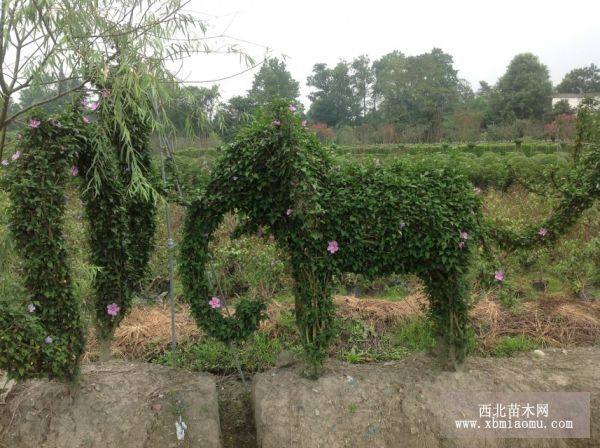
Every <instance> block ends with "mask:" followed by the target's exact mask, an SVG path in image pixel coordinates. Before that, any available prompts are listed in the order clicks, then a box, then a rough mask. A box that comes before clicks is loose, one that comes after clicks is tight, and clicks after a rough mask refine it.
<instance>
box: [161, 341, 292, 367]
mask: <svg viewBox="0 0 600 448" xmlns="http://www.w3.org/2000/svg"><path fill="white" fill-rule="evenodd" d="M282 349H283V345H282V343H281V341H279V340H278V339H276V338H269V337H268V335H267V334H265V333H256V334H255V335H254V336H253V337H252V338H250V339H249V340H248V341H244V342H243V343H242V344H240V345H239V346H238V347H232V346H227V345H225V344H223V343H222V342H219V341H216V340H214V339H210V338H206V339H203V340H202V341H200V342H196V343H192V344H187V345H180V346H179V347H178V351H177V355H176V362H175V364H176V366H177V367H179V368H182V369H186V370H193V371H205V372H211V373H216V374H229V373H234V372H236V371H237V367H236V360H235V356H236V355H237V357H238V359H239V362H240V365H241V367H242V370H244V371H246V372H258V371H262V370H265V369H268V368H269V367H272V366H273V365H274V364H275V361H276V360H277V356H278V355H279V353H280V352H281V350H282ZM150 361H153V362H157V363H159V364H164V365H173V357H172V355H171V353H170V352H168V353H164V354H162V355H160V356H159V357H157V358H156V359H151V360H150Z"/></svg>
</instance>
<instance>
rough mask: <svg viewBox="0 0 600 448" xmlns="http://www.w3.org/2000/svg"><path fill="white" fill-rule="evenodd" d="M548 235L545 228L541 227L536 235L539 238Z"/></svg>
mask: <svg viewBox="0 0 600 448" xmlns="http://www.w3.org/2000/svg"><path fill="white" fill-rule="evenodd" d="M547 234H548V229H546V228H545V227H542V228H541V229H540V230H539V231H538V235H539V236H541V237H544V236H546V235H547Z"/></svg>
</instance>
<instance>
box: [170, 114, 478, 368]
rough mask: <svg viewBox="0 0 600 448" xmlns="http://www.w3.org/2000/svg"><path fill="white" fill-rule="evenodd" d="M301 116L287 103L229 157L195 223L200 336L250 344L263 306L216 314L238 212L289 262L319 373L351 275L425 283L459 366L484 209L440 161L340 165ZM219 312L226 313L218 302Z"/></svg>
mask: <svg viewBox="0 0 600 448" xmlns="http://www.w3.org/2000/svg"><path fill="white" fill-rule="evenodd" d="M333 160H334V159H333V157H332V154H331V153H330V152H329V151H328V150H327V149H326V148H324V147H323V146H322V145H321V144H320V143H319V141H318V140H317V139H316V137H315V136H314V135H313V134H311V133H310V132H308V131H307V130H306V129H304V127H303V126H302V125H301V123H300V118H299V117H297V116H296V115H295V114H294V108H293V106H292V107H290V106H289V104H288V103H286V102H275V103H273V104H272V105H271V106H270V107H269V108H267V109H265V110H264V111H263V112H262V113H261V114H260V115H259V116H258V117H257V118H256V120H255V121H254V122H253V123H252V124H251V125H249V126H248V127H246V128H244V129H243V130H242V131H240V133H239V134H238V136H237V138H236V139H235V140H234V142H233V143H231V144H230V145H229V146H228V147H227V148H226V151H225V154H224V156H223V158H222V159H221V161H220V162H219V163H218V164H217V166H216V167H215V169H214V171H213V176H212V178H211V180H210V182H209V184H208V186H207V188H206V190H205V191H204V192H203V194H202V195H201V196H200V197H199V198H197V199H196V200H194V201H193V202H192V203H191V205H190V207H189V209H188V214H187V217H186V222H185V230H184V241H183V243H182V248H181V267H180V271H181V274H182V279H183V283H184V287H185V297H186V299H187V300H188V301H189V302H190V304H191V306H192V312H193V314H194V316H195V318H196V320H197V321H198V324H199V325H200V326H202V328H204V329H205V330H206V331H207V332H208V333H209V335H211V336H215V337H217V338H219V339H221V340H224V341H227V340H232V339H236V338H238V337H240V338H241V337H245V336H247V335H248V334H249V333H250V332H251V331H253V330H255V329H256V327H257V325H258V323H259V322H260V320H261V319H262V318H263V314H262V309H263V304H262V303H260V302H257V301H252V300H250V299H242V300H241V301H240V302H239V304H238V305H237V307H236V312H235V315H234V316H232V317H225V316H223V314H222V313H221V309H220V308H217V307H214V308H213V307H211V304H210V302H211V300H210V296H211V295H213V294H212V292H211V291H210V289H209V288H210V286H209V285H210V283H209V281H208V278H207V276H206V273H205V270H206V264H207V262H208V261H209V259H210V254H209V253H208V244H209V240H210V238H211V235H212V233H213V232H214V230H215V228H216V227H217V226H218V224H219V222H220V221H221V219H222V217H223V215H224V214H225V213H227V212H230V211H236V212H238V213H240V214H241V215H243V216H244V217H245V218H246V221H245V222H246V226H245V230H256V228H258V227H261V228H263V229H265V230H266V231H267V232H268V233H270V234H272V235H273V236H274V237H275V239H276V241H277V243H278V244H279V245H280V246H281V248H282V249H284V250H286V251H287V252H288V253H289V256H290V261H291V267H292V272H293V276H294V279H295V289H294V292H295V298H296V321H297V323H298V326H299V332H300V338H301V341H302V344H303V346H304V349H305V351H306V355H307V358H308V360H309V361H310V362H311V364H312V365H313V366H314V367H315V368H318V367H319V366H320V364H321V363H322V361H323V358H324V357H325V355H326V350H327V347H328V344H329V343H330V341H331V339H332V338H333V336H334V325H333V318H334V305H333V301H332V287H331V285H332V280H333V277H334V276H337V275H339V274H341V273H343V272H353V273H360V274H365V275H367V276H371V277H372V276H379V275H386V274H390V273H416V274H417V275H419V276H420V277H421V278H422V279H423V281H424V283H425V285H426V287H427V292H428V294H429V298H430V316H431V318H432V321H433V323H434V328H435V332H436V335H437V336H438V338H440V340H441V342H445V344H442V346H445V347H447V348H448V350H447V354H448V355H449V359H450V360H451V361H453V362H454V361H460V360H462V359H463V357H464V355H465V352H466V348H467V343H468V328H467V326H468V324H467V309H468V287H467V283H466V281H465V274H466V271H467V269H468V265H469V261H470V251H471V240H472V238H473V237H474V235H475V234H476V233H477V230H478V222H479V219H480V201H479V199H478V198H477V197H476V195H475V194H474V192H473V187H472V184H471V183H470V182H469V181H468V179H467V178H466V176H464V175H463V174H462V173H461V172H459V171H458V170H456V169H454V168H453V167H452V166H451V165H448V164H438V163H435V162H431V161H427V160H425V161H418V162H414V163H406V162H399V163H395V164H391V165H389V166H385V167H384V166H377V165H374V164H371V165H367V166H359V165H356V164H348V165H342V166H339V165H336V164H335V163H334V161H333ZM213 303H214V302H213Z"/></svg>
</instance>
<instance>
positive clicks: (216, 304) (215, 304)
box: [208, 297, 221, 309]
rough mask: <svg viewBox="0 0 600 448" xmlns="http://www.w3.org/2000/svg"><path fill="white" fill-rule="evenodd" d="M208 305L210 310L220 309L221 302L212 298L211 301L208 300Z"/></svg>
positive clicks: (216, 298)
mask: <svg viewBox="0 0 600 448" xmlns="http://www.w3.org/2000/svg"><path fill="white" fill-rule="evenodd" d="M208 304H209V305H210V307H211V308H213V309H214V308H221V301H220V300H219V298H218V297H213V298H212V299H210V300H209V301H208Z"/></svg>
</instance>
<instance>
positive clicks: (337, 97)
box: [307, 61, 361, 126]
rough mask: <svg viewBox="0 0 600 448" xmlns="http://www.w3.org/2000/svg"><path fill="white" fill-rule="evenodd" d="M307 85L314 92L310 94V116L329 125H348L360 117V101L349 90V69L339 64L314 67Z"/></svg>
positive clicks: (351, 90)
mask: <svg viewBox="0 0 600 448" xmlns="http://www.w3.org/2000/svg"><path fill="white" fill-rule="evenodd" d="M307 84H308V85H309V86H311V87H314V88H315V90H314V91H313V92H311V93H310V94H309V96H308V97H309V98H310V100H311V101H312V104H311V105H310V110H309V116H310V117H311V118H312V119H313V120H314V121H316V122H319V123H326V124H327V125H329V126H340V125H343V124H351V123H354V122H355V121H356V119H357V118H358V117H359V116H360V110H361V106H360V101H361V100H360V99H359V98H357V96H356V95H355V93H354V90H353V89H352V78H351V76H350V66H349V64H348V63H347V62H344V61H341V62H339V63H338V64H337V65H336V66H335V67H333V68H328V67H327V64H315V65H314V67H313V74H312V75H311V76H309V77H308V79H307Z"/></svg>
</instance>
